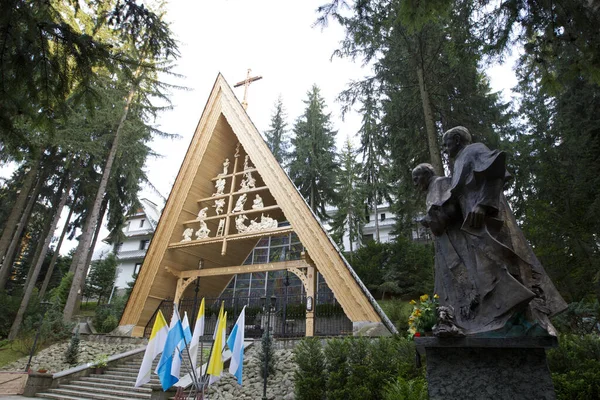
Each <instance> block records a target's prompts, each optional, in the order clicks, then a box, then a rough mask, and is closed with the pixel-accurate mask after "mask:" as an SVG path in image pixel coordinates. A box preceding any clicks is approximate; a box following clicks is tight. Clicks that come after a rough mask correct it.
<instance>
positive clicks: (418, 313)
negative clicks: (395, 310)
mask: <svg viewBox="0 0 600 400" xmlns="http://www.w3.org/2000/svg"><path fill="white" fill-rule="evenodd" d="M413 314H414V316H415V317H420V316H421V310H419V309H418V308H417V309H416V310H415V311H414V312H413Z"/></svg>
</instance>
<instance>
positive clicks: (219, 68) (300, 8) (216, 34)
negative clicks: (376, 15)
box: [144, 0, 365, 197]
mask: <svg viewBox="0 0 600 400" xmlns="http://www.w3.org/2000/svg"><path fill="white" fill-rule="evenodd" d="M320 4H323V0H317V1H315V0H304V1H287V0H285V1H284V0H278V1H266V0H259V1H247V0H246V1H236V0H226V1H223V0H221V1H211V2H203V1H202V2H188V1H186V2H184V1H172V2H171V3H170V5H169V6H168V8H167V20H169V21H170V22H171V27H172V29H173V31H174V33H175V35H176V38H177V39H178V40H179V41H180V52H181V57H180V59H179V60H178V62H177V64H178V65H177V68H176V69H175V71H176V72H178V73H179V74H182V75H183V76H184V78H183V79H181V80H175V81H174V82H175V83H179V84H183V85H185V86H186V87H187V88H189V89H190V90H189V91H176V92H173V95H172V97H171V99H172V102H173V105H174V109H173V110H172V111H170V112H167V113H165V114H163V115H162V116H161V118H160V119H159V120H158V121H157V122H158V124H159V125H160V128H161V129H162V130H164V131H167V132H169V133H176V134H178V135H180V136H181V139H179V140H176V141H171V140H168V139H167V140H157V141H156V142H155V143H154V144H153V146H152V147H153V148H154V149H155V150H156V151H157V152H158V153H161V154H163V155H164V158H162V159H157V160H149V162H148V164H147V173H148V176H149V178H150V181H151V182H152V184H153V185H154V186H155V187H156V188H157V189H158V190H159V191H160V192H161V194H163V195H164V196H166V195H167V194H168V193H169V191H170V189H171V186H172V185H173V183H174V181H175V177H176V175H177V172H178V170H179V167H180V165H181V162H182V161H183V157H184V155H185V151H186V150H187V146H188V145H189V143H190V140H191V138H192V135H193V133H194V130H195V128H196V125H197V123H198V121H199V119H200V115H201V113H202V110H203V108H204V104H205V103H206V100H207V99H208V96H209V94H210V91H211V89H212V86H213V84H214V81H215V79H216V77H217V74H218V73H219V72H220V73H221V74H223V76H224V77H225V79H226V80H227V82H228V83H229V84H230V85H231V86H233V85H234V84H235V83H237V82H239V81H241V80H243V79H245V78H246V73H247V70H248V69H251V70H252V76H256V75H258V76H262V80H259V81H256V82H254V83H252V84H251V85H250V88H249V90H248V110H247V111H248V114H249V115H250V118H251V119H252V121H253V122H254V124H255V125H256V127H257V129H258V130H259V131H260V132H261V133H262V132H264V131H265V130H267V129H268V128H269V123H270V120H271V115H272V114H273V111H274V105H275V102H276V100H277V98H278V97H279V96H281V98H282V101H283V105H284V107H285V109H286V112H287V117H288V118H287V122H288V126H289V128H291V127H292V125H293V123H294V121H295V119H296V118H297V117H298V116H300V115H301V114H302V112H303V111H304V103H303V100H305V99H306V98H307V95H306V93H307V92H308V90H309V89H310V88H311V87H312V85H313V84H316V85H317V86H319V88H320V89H321V94H322V96H323V97H324V99H325V103H326V104H327V106H328V108H327V111H328V112H330V113H331V116H332V121H333V124H334V127H335V129H337V130H338V142H339V143H341V142H343V141H344V140H345V138H346V137H347V136H348V135H354V134H355V133H356V131H357V130H358V126H359V124H360V118H359V117H358V115H356V114H354V115H350V116H348V118H346V121H341V116H340V107H339V104H338V103H336V101H335V99H336V97H337V95H338V94H339V93H340V92H341V91H342V90H343V89H344V87H345V85H346V84H347V83H348V82H349V81H350V80H351V79H358V78H360V77H362V76H363V75H365V71H363V70H362V69H361V66H360V65H359V64H357V63H352V62H349V61H348V60H341V59H339V58H334V59H332V58H331V56H332V53H333V51H334V50H335V49H336V48H338V45H339V41H340V40H341V39H342V38H343V30H342V29H341V27H339V26H337V25H335V24H331V25H330V26H329V27H328V28H326V29H324V30H321V29H320V28H313V27H312V25H313V24H314V21H315V20H316V17H317V14H316V12H315V10H316V8H317V7H318V6H319V5H320ZM234 92H235V93H236V95H237V96H238V98H239V99H240V100H241V99H242V98H243V94H244V90H243V87H241V88H236V89H234ZM144 194H146V192H145V193H144ZM147 194H148V197H152V195H153V194H152V193H151V192H147Z"/></svg>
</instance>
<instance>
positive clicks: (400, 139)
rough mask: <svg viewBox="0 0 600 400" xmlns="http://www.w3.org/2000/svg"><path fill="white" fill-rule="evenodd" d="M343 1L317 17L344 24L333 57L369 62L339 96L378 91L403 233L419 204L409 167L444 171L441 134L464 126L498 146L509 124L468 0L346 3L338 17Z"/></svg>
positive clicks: (355, 97)
mask: <svg viewBox="0 0 600 400" xmlns="http://www.w3.org/2000/svg"><path fill="white" fill-rule="evenodd" d="M342 3H345V2H342V1H338V0H334V1H333V2H331V3H330V4H328V5H326V6H323V7H322V8H321V12H322V14H321V20H322V21H326V20H327V18H328V17H329V16H333V17H334V18H335V19H336V20H337V21H338V22H339V23H340V24H341V25H342V26H343V27H344V28H345V29H346V38H345V39H344V41H343V42H342V46H341V48H340V49H339V50H338V51H337V52H336V54H337V55H339V56H342V57H349V58H352V59H357V58H358V59H361V61H363V62H364V63H366V64H369V65H372V70H373V75H372V76H369V77H367V78H365V79H364V80H362V81H359V82H355V83H353V84H351V85H350V87H349V88H348V90H346V91H345V92H344V93H342V95H341V96H340V97H341V99H342V100H343V101H344V102H346V103H349V104H353V103H354V102H356V101H361V102H363V103H365V102H367V100H366V99H368V95H369V93H372V94H373V95H375V94H377V95H378V97H377V98H376V100H377V101H378V102H379V103H380V104H381V109H380V112H381V124H380V128H379V131H380V134H381V135H382V136H383V139H382V141H383V142H384V143H385V146H386V147H387V149H389V152H390V153H389V157H390V159H391V160H392V162H393V164H392V165H391V171H392V174H390V175H389V178H388V179H389V182H390V183H393V184H394V187H395V193H394V197H395V198H396V202H395V204H394V207H395V209H394V211H395V213H396V215H397V217H398V218H397V219H398V220H397V222H398V223H397V228H398V230H408V229H410V227H412V226H413V222H414V221H413V219H414V216H415V213H416V212H417V210H418V209H419V208H421V206H418V205H417V203H416V202H415V201H416V196H415V192H414V189H413V188H412V182H411V179H410V171H411V170H412V168H413V167H414V166H415V165H416V164H418V163H420V162H429V163H431V164H432V165H433V166H434V168H435V169H436V171H437V172H438V173H439V174H440V175H443V174H444V172H445V171H444V167H443V161H444V160H443V158H442V154H441V134H442V133H443V132H444V131H445V130H447V129H449V128H451V127H453V126H456V125H464V126H466V127H467V128H469V129H470V130H471V132H472V133H473V134H474V136H475V140H476V141H483V142H485V143H486V144H488V145H490V146H491V147H497V145H498V142H499V141H498V136H499V132H498V131H499V130H505V129H508V127H510V118H509V117H508V116H507V113H506V105H504V104H502V103H501V102H500V101H499V99H498V96H497V95H496V94H494V93H491V91H490V88H489V85H488V83H487V79H486V77H485V75H484V74H483V73H482V71H481V70H480V69H479V66H480V62H481V55H480V53H481V49H482V46H483V44H482V42H481V41H480V40H479V39H478V37H477V36H476V35H475V34H474V20H473V18H471V17H472V15H471V13H472V11H473V5H472V4H471V2H468V1H466V2H460V3H452V2H448V1H440V2H434V4H430V2H427V3H424V2H421V3H415V2H405V1H400V0H387V1H382V0H371V1H361V2H356V3H353V4H352V5H351V7H352V9H351V12H350V13H347V12H344V13H343V14H342V13H338V12H337V11H338V7H339V6H340V5H341V4H342ZM370 87H376V88H377V90H372V91H370V90H369V88H370ZM419 203H422V202H419Z"/></svg>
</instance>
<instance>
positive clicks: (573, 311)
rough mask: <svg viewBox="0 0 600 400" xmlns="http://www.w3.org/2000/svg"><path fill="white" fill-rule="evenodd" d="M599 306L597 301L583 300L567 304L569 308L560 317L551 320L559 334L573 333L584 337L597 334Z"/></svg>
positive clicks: (599, 318) (599, 315) (599, 316)
mask: <svg viewBox="0 0 600 400" xmlns="http://www.w3.org/2000/svg"><path fill="white" fill-rule="evenodd" d="M598 322H600V304H599V303H598V299H594V300H592V301H588V300H586V299H583V300H581V301H579V302H574V303H571V304H569V307H568V308H567V309H566V310H565V311H564V312H562V313H561V314H560V315H558V316H556V317H555V318H553V320H552V323H553V324H554V326H555V327H556V329H557V330H558V331H559V332H561V333H575V334H578V335H586V334H589V333H594V332H595V333H599V331H598Z"/></svg>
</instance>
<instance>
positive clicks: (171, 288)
mask: <svg viewBox="0 0 600 400" xmlns="http://www.w3.org/2000/svg"><path fill="white" fill-rule="evenodd" d="M238 141H239V143H240V144H241V147H242V148H243V151H244V152H245V153H246V154H248V155H249V156H250V159H251V161H252V163H253V164H254V166H255V169H256V171H257V173H258V174H259V175H260V176H259V178H260V179H262V182H263V183H264V185H265V186H266V187H267V188H268V191H269V193H267V197H268V198H269V199H271V203H275V204H276V205H277V206H278V207H276V208H278V209H280V211H279V212H277V211H274V212H273V213H274V214H275V215H274V217H276V218H277V219H279V220H281V217H284V218H285V219H286V220H287V221H289V223H290V225H291V229H293V231H294V232H296V234H297V235H298V237H299V238H300V240H301V242H302V244H303V245H304V247H305V248H306V250H307V252H308V254H309V256H310V258H311V260H312V261H313V262H314V264H315V267H316V268H317V270H318V271H319V272H320V273H321V274H322V275H323V277H324V278H325V280H326V282H327V284H328V285H329V287H330V288H331V290H332V291H333V293H334V294H335V296H336V298H337V300H338V301H339V303H340V305H341V306H342V308H343V309H344V311H345V313H346V315H347V316H348V318H350V319H351V320H352V321H353V322H358V321H370V322H383V323H384V324H385V326H386V327H387V328H388V329H389V330H390V331H392V332H395V331H396V329H395V327H394V326H393V324H392V323H391V322H390V321H389V319H388V318H387V317H386V315H385V314H384V313H383V311H382V310H381V309H380V308H379V306H378V305H377V303H376V301H375V300H374V299H373V297H372V296H371V295H370V293H369V292H368V290H367V289H366V288H365V286H364V285H363V283H362V282H361V281H360V279H359V278H358V276H357V275H356V274H355V272H354V271H353V270H352V268H351V267H350V265H349V264H348V263H347V262H346V260H345V259H344V257H343V256H342V255H341V253H340V251H339V249H338V248H337V246H336V245H335V244H334V242H333V241H332V240H331V238H330V237H329V236H328V235H327V233H326V232H325V230H324V228H323V227H322V226H321V224H320V223H319V221H318V220H317V218H316V217H315V215H314V213H313V212H312V210H311V209H310V208H309V207H308V204H307V203H306V201H305V200H304V198H303V197H302V196H301V195H300V193H299V192H298V190H297V189H296V187H295V186H294V184H293V183H292V182H291V180H290V179H289V177H288V176H287V174H286V173H285V171H284V170H283V169H282V168H281V166H280V165H279V163H278V162H277V161H276V160H275V158H274V156H273V155H272V154H271V152H270V150H269V148H268V147H267V145H266V143H265V142H264V140H263V139H262V137H261V135H260V133H259V132H258V131H257V129H256V127H255V126H254V124H253V123H252V121H251V120H250V118H249V117H248V115H247V114H246V112H245V110H244V109H243V107H242V106H241V104H240V103H239V101H238V100H237V98H236V97H235V95H234V93H233V91H232V89H231V88H230V86H229V85H228V84H227V82H226V81H225V79H224V78H223V76H222V75H221V74H219V75H218V76H217V79H216V82H215V85H214V87H213V90H212V92H211V94H210V96H209V99H208V102H207V104H206V106H205V108H204V111H203V113H202V116H201V118H200V122H199V123H198V126H197V128H196V131H195V133H194V136H193V138H192V141H191V143H190V146H189V148H188V151H187V153H186V156H185V159H184V161H183V164H182V166H181V168H180V170H179V174H178V176H177V179H176V181H175V184H174V186H173V189H172V191H171V194H170V196H169V199H168V201H167V204H166V205H165V208H164V211H163V214H162V216H161V219H160V221H159V223H158V227H157V229H156V232H155V235H154V238H153V240H152V242H151V244H150V248H149V249H148V252H147V254H146V258H145V261H144V265H143V266H142V268H141V270H140V275H139V277H138V279H137V281H136V284H135V286H134V288H133V291H132V294H131V297H130V299H129V301H128V304H127V307H126V309H125V311H124V313H123V316H122V318H121V323H120V325H130V324H133V325H136V328H137V329H134V335H135V334H136V333H138V334H140V333H141V330H142V329H143V328H144V327H145V325H146V323H147V322H148V321H149V319H150V318H151V316H152V313H153V312H154V310H156V308H157V307H158V304H159V303H160V301H161V300H162V299H164V298H168V297H171V298H172V297H173V296H174V292H175V287H176V279H175V277H174V276H173V275H170V274H169V273H168V272H166V270H165V267H169V268H171V269H178V270H189V269H196V268H197V267H198V260H199V258H203V259H204V260H205V262H206V264H208V265H206V266H205V267H207V268H219V267H226V266H231V265H240V264H241V263H242V262H243V260H244V258H245V256H246V255H247V254H248V253H249V252H250V251H251V250H252V247H253V246H254V244H255V243H256V240H254V241H246V242H244V241H236V245H235V246H234V247H235V249H231V246H230V247H229V248H230V249H231V250H234V251H231V252H230V250H228V252H227V255H226V256H224V257H222V258H223V259H219V257H217V254H218V255H219V256H220V250H221V246H220V245H208V246H203V247H202V250H201V251H199V250H198V248H195V247H192V246H191V245H190V246H189V247H187V245H181V244H175V243H174V242H179V240H180V239H181V235H182V232H183V227H184V225H185V223H186V220H190V219H192V218H195V213H197V208H196V209H194V205H193V204H195V203H197V202H198V199H199V198H202V197H209V196H210V194H209V193H208V192H206V189H203V188H202V187H200V186H199V185H198V184H197V182H198V181H199V180H202V181H206V180H208V181H209V182H210V180H211V179H210V177H214V176H216V175H217V174H218V173H219V170H220V169H222V161H223V159H224V158H225V156H226V155H227V154H233V151H234V149H235V146H236V144H237V142H238ZM210 189H212V186H210ZM210 189H209V190H210ZM203 190H204V191H203ZM274 208H275V207H274ZM273 213H272V214H273ZM281 213H283V215H282V214H281ZM187 222H189V221H187ZM214 223H216V220H214ZM211 228H214V229H216V227H215V226H214V225H212V226H211ZM183 247H185V248H183ZM230 277H231V275H229V276H222V277H215V278H216V279H215V280H214V281H212V282H211V284H210V285H209V286H205V287H204V290H201V292H202V293H201V294H202V295H218V294H219V293H220V290H222V289H223V288H224V286H225V285H226V284H227V282H228V281H229V279H230ZM201 282H204V280H202V281H201ZM202 285H204V283H201V287H202Z"/></svg>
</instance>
